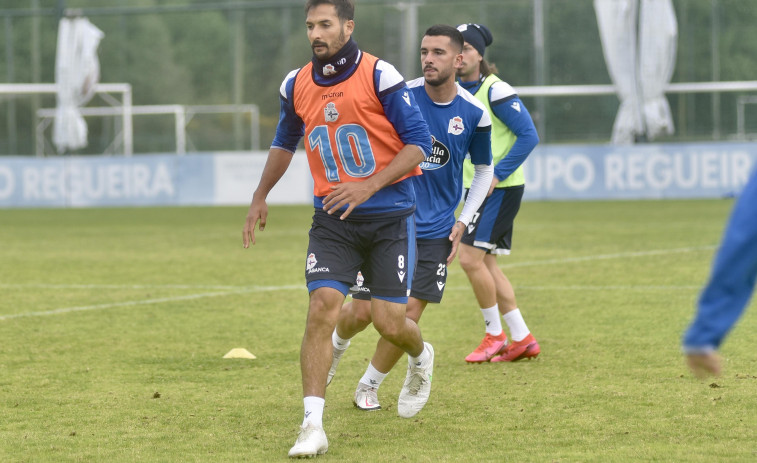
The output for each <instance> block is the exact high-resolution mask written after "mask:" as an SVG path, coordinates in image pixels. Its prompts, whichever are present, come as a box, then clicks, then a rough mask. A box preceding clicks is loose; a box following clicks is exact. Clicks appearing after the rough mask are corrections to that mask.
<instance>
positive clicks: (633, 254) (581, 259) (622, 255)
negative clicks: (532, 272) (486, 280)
mask: <svg viewBox="0 0 757 463" xmlns="http://www.w3.org/2000/svg"><path fill="white" fill-rule="evenodd" d="M716 247H717V246H694V247H688V248H676V249H657V250H653V251H636V252H620V253H616V254H597V255H596V256H584V257H566V258H564V259H546V260H532V261H528V262H514V263H512V264H504V265H500V268H513V267H528V266H535V265H549V264H568V263H573V262H588V261H592V260H607V259H620V258H625V257H645V256H661V255H665V254H677V253H682V252H693V251H710V250H712V249H715V248H716Z"/></svg>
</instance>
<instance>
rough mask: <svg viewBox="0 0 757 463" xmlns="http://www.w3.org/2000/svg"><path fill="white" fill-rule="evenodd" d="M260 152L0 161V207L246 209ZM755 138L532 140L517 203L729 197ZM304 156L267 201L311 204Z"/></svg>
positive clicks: (745, 171) (753, 152)
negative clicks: (634, 142) (659, 141)
mask: <svg viewBox="0 0 757 463" xmlns="http://www.w3.org/2000/svg"><path fill="white" fill-rule="evenodd" d="M266 157H267V153H266V152H262V151H259V152H245V153H238V152H234V153H228V152H218V153H198V154H189V155H184V156H178V155H175V154H155V155H136V156H132V157H115V156H70V157H69V156H66V157H54V158H34V157H0V208H9V207H100V206H179V205H200V206H201V205H245V204H249V202H250V199H251V198H252V193H253V191H254V190H255V187H256V186H257V182H258V181H259V180H260V175H261V173H262V171H263V167H264V166H265V161H266ZM755 166H757V144H753V143H696V144H644V145H632V146H612V145H564V146H563V145H541V146H538V147H537V148H536V150H534V152H533V153H532V154H531V155H530V156H529V158H528V160H527V161H526V164H525V166H524V170H525V175H526V192H525V196H524V199H525V200H597V199H660V198H718V197H724V196H732V195H734V194H737V193H738V192H739V191H740V190H741V188H742V187H743V186H744V184H745V183H746V181H747V179H748V177H749V173H750V171H751V170H752V169H754V168H755ZM312 195H313V181H312V178H311V176H310V171H309V169H308V164H307V159H306V157H305V154H304V152H302V153H301V152H298V153H296V154H295V156H294V158H293V159H292V163H291V164H290V166H289V169H288V170H287V172H286V174H285V175H284V177H282V179H281V180H280V181H279V182H278V184H277V185H276V186H275V187H274V189H273V190H271V193H270V194H269V196H268V202H269V204H312V201H313V196H312Z"/></svg>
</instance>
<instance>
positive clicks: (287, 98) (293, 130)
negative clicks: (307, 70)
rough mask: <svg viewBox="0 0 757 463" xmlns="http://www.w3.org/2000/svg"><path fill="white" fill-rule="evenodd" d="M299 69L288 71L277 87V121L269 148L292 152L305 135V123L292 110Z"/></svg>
mask: <svg viewBox="0 0 757 463" xmlns="http://www.w3.org/2000/svg"><path fill="white" fill-rule="evenodd" d="M299 71H300V70H299V69H295V70H294V71H292V72H290V73H289V74H288V75H287V76H286V77H285V78H284V81H283V82H282V83H281V87H279V108H280V109H279V123H278V125H277V126H276V135H275V136H274V137H273V142H271V148H280V149H283V150H285V151H289V152H290V153H294V152H295V150H296V149H297V145H298V144H299V143H300V140H302V137H303V136H304V135H305V123H304V122H303V121H302V119H301V118H300V116H298V115H297V113H296V112H295V111H294V102H293V101H292V94H293V93H294V80H295V78H296V77H297V73H298V72H299Z"/></svg>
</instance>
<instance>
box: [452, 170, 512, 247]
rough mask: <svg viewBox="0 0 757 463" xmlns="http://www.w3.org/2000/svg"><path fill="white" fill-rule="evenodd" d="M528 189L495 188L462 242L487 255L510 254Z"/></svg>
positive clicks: (475, 215) (469, 226)
mask: <svg viewBox="0 0 757 463" xmlns="http://www.w3.org/2000/svg"><path fill="white" fill-rule="evenodd" d="M524 189H525V187H524V185H520V186H512V187H505V188H495V189H494V191H493V192H492V194H491V195H490V196H488V197H487V198H486V199H485V200H484V202H483V204H481V207H479V208H478V212H477V213H476V214H474V216H473V220H472V221H471V223H470V224H468V227H467V228H466V229H465V234H463V238H462V240H460V242H461V243H465V244H467V245H470V246H474V247H477V248H479V249H483V250H485V251H486V253H487V254H510V248H511V246H512V239H513V222H514V221H515V216H516V215H518V210H519V209H520V203H521V200H522V199H523V190H524ZM465 196H466V197H467V196H468V193H467V192H466V194H465Z"/></svg>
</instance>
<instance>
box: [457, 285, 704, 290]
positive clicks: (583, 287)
mask: <svg viewBox="0 0 757 463" xmlns="http://www.w3.org/2000/svg"><path fill="white" fill-rule="evenodd" d="M513 288H514V289H516V290H526V291H671V290H681V291H692V290H700V289H702V287H701V286H697V285H669V286H664V285H606V286H602V285H588V286H587V285H556V286H529V285H523V286H521V285H514V286H513ZM444 289H445V290H452V291H461V290H470V286H447V287H446V288H444Z"/></svg>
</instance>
